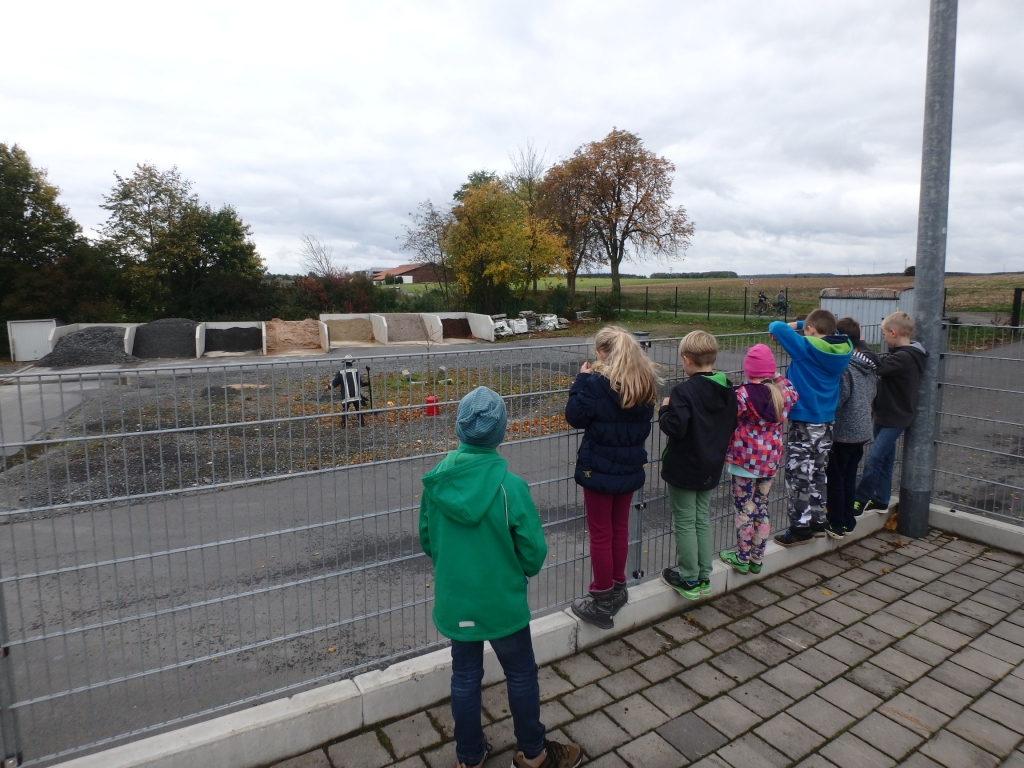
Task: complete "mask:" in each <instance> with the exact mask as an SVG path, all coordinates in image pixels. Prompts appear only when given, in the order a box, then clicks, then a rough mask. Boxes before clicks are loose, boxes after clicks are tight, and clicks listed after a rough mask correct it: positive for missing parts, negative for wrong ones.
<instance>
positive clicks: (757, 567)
mask: <svg viewBox="0 0 1024 768" xmlns="http://www.w3.org/2000/svg"><path fill="white" fill-rule="evenodd" d="M749 564H750V573H760V572H761V564H760V563H755V562H754V561H753V560H751V561H750V563H749Z"/></svg>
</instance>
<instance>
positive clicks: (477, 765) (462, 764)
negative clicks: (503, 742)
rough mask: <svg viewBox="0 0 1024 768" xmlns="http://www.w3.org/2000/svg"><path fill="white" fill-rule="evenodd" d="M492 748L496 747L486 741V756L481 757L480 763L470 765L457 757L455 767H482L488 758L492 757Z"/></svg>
mask: <svg viewBox="0 0 1024 768" xmlns="http://www.w3.org/2000/svg"><path fill="white" fill-rule="evenodd" d="M492 749H494V747H492V746H491V745H490V744H489V743H487V742H486V741H485V742H484V756H483V758H481V760H480V762H479V763H477V764H476V765H470V764H469V763H463V762H461V761H460V760H458V758H456V760H455V768H481V766H483V764H484V763H486V762H487V758H488V757H490V755H491V750H492Z"/></svg>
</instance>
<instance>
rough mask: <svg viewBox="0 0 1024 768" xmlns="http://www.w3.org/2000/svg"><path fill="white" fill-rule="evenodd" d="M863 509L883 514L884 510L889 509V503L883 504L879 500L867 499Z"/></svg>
mask: <svg viewBox="0 0 1024 768" xmlns="http://www.w3.org/2000/svg"><path fill="white" fill-rule="evenodd" d="M864 511H865V512H877V513H878V514H880V515H884V514H885V513H886V512H888V511H889V505H888V504H883V503H882V502H880V501H874V500H872V501H869V502H868V503H867V504H865V505H864Z"/></svg>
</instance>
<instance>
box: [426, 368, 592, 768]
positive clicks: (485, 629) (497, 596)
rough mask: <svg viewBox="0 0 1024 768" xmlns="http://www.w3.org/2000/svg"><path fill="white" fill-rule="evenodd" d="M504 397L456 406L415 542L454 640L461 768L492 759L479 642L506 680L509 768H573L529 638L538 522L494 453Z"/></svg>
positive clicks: (485, 396)
mask: <svg viewBox="0 0 1024 768" xmlns="http://www.w3.org/2000/svg"><path fill="white" fill-rule="evenodd" d="M506 421H507V415H506V411H505V403H504V401H503V400H502V399H501V397H500V396H499V395H498V394H497V393H496V392H494V391H492V390H490V389H488V388H487V387H477V388H476V389H474V390H473V391H472V392H470V393H469V394H468V395H466V396H465V397H464V398H462V401H461V402H460V403H459V410H458V417H457V421H456V425H455V433H456V434H457V435H458V437H459V443H460V444H459V447H458V450H455V451H451V452H450V453H449V454H448V455H447V456H446V457H445V458H444V459H442V460H441V463H440V464H438V465H437V466H436V467H434V469H432V470H431V471H430V472H428V473H427V474H426V475H424V476H423V498H422V500H421V502H420V522H419V532H420V544H421V545H422V547H423V551H424V552H425V553H426V554H427V557H429V558H430V559H431V560H432V561H433V563H434V587H435V590H434V612H433V617H434V625H435V626H436V627H437V631H438V632H440V633H441V634H442V635H444V636H445V637H448V638H450V639H451V641H452V717H453V718H454V720H455V755H456V759H457V760H458V766H459V768H469V767H470V766H477V767H478V766H481V765H483V762H484V760H485V759H486V757H487V753H488V752H489V751H490V745H488V744H487V743H486V742H485V741H484V732H483V727H482V724H481V722H480V683H481V681H482V680H483V676H484V661H483V657H484V641H485V640H487V641H489V642H490V644H491V647H492V648H493V649H494V654H495V656H497V657H498V661H499V662H500V663H501V667H502V669H503V670H504V672H505V678H506V681H507V687H508V703H509V710H510V711H511V713H512V721H513V724H514V728H515V734H516V742H517V751H516V753H515V755H514V756H513V758H512V763H513V766H514V767H515V768H576V766H578V765H579V764H580V763H581V762H582V752H581V750H580V748H579V747H578V746H577V745H575V744H572V743H569V744H560V743H558V742H554V741H549V740H547V739H546V738H545V736H546V731H545V728H544V725H543V724H542V723H541V721H540V686H539V684H538V682H537V663H536V661H535V660H534V655H533V642H532V639H531V637H530V606H529V603H528V602H527V594H526V588H527V582H528V579H529V577H530V576H536V575H537V574H538V573H539V572H540V569H541V566H542V565H543V564H544V558H545V557H547V551H548V550H547V544H546V543H545V542H544V530H543V528H542V527H541V522H540V516H539V515H538V514H537V508H536V507H535V506H534V504H533V499H532V498H531V497H530V488H529V486H528V485H527V484H526V483H525V482H524V481H523V480H522V478H520V477H518V476H516V475H514V474H512V473H511V472H509V470H508V462H506V461H505V459H503V458H502V457H501V456H499V455H498V452H497V451H496V450H495V449H496V448H497V446H498V445H499V444H500V443H501V441H502V440H503V439H504V437H505V424H506Z"/></svg>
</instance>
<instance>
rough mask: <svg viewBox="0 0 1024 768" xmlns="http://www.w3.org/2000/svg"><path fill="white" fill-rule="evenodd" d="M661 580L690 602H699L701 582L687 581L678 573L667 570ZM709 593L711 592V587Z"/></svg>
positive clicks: (663, 572)
mask: <svg viewBox="0 0 1024 768" xmlns="http://www.w3.org/2000/svg"><path fill="white" fill-rule="evenodd" d="M661 579H662V581H664V582H665V583H666V584H668V585H669V586H670V587H672V589H674V590H675V591H676V592H678V593H679V594H680V595H682V596H683V597H685V598H687V599H688V600H697V599H699V598H700V582H697V581H685V580H684V579H683V578H681V577H680V576H679V573H678V571H673V570H672V569H671V568H666V569H665V570H663V571H662V572H661ZM708 591H709V592H710V591H711V590H710V587H709V589H708Z"/></svg>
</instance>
